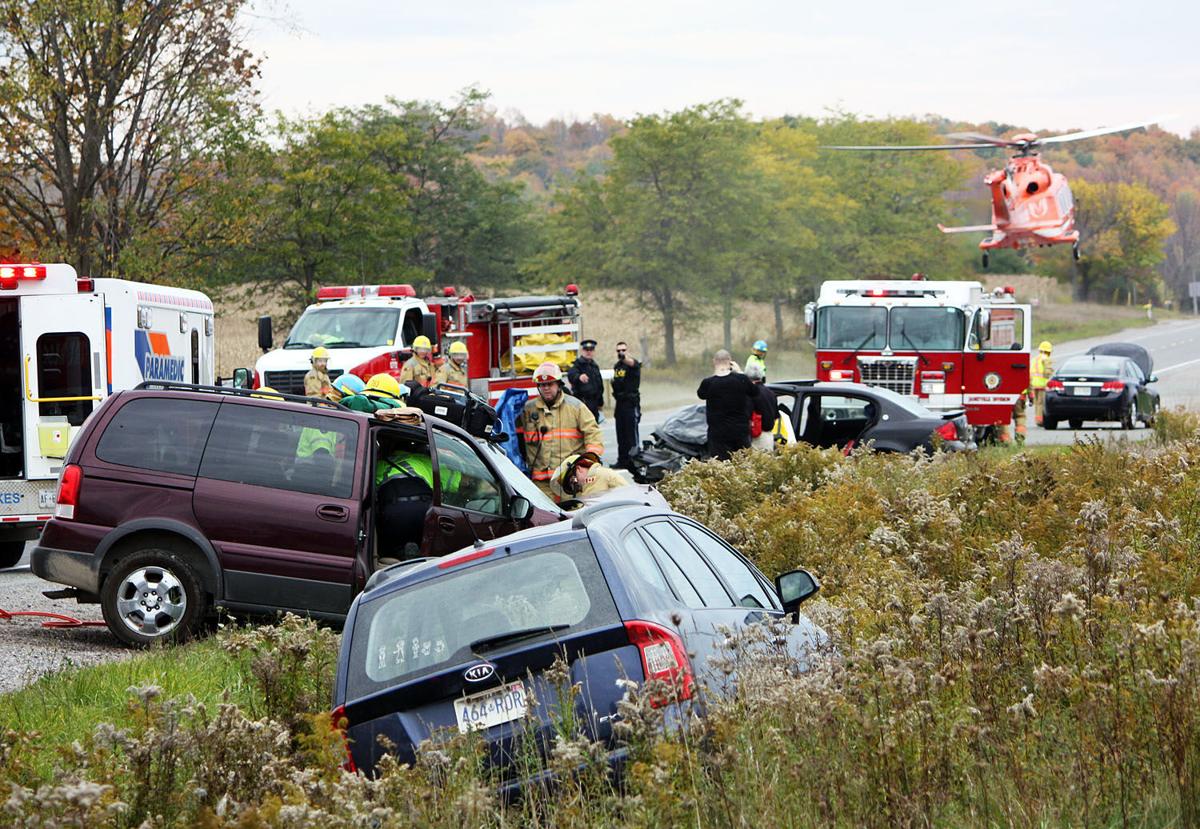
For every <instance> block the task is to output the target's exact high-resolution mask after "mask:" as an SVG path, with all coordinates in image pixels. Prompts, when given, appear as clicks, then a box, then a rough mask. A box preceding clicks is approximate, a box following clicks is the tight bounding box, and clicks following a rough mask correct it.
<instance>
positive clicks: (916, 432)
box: [632, 380, 975, 483]
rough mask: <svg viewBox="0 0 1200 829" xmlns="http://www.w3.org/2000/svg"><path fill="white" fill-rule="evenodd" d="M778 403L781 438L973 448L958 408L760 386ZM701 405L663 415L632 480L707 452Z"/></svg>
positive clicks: (819, 386) (799, 385) (842, 388)
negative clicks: (939, 408)
mask: <svg viewBox="0 0 1200 829" xmlns="http://www.w3.org/2000/svg"><path fill="white" fill-rule="evenodd" d="M768 385H769V387H770V389H771V391H773V392H774V393H775V397H776V399H777V400H778V403H779V415H780V418H781V420H782V423H781V424H780V427H779V431H780V433H781V436H782V439H783V440H785V441H786V442H787V443H795V442H801V443H808V444H811V445H813V446H818V447H821V448H829V447H837V448H839V449H842V450H844V451H846V452H849V451H850V450H851V449H853V448H854V447H855V446H859V445H861V444H863V443H868V442H869V443H870V444H871V445H872V446H873V447H874V449H875V451H877V452H911V451H912V450H913V449H923V450H924V451H926V452H932V451H933V450H934V448H935V447H940V448H942V449H944V450H947V451H952V452H955V451H961V450H964V449H966V450H970V449H974V448H975V438H974V435H973V431H972V429H971V427H970V425H969V424H968V423H967V417H966V415H965V414H964V413H963V412H962V411H956V412H948V413H945V414H939V413H936V412H932V411H930V410H929V409H926V408H925V407H924V406H922V405H921V404H920V403H917V402H916V401H915V400H912V399H911V398H907V397H902V396H900V395H898V394H896V393H895V392H892V391H889V390H887V389H880V388H875V387H874V386H864V385H862V384H861V383H822V382H817V381H813V380H791V381H786V382H782V383H770V384H768ZM705 443H706V427H705V420H704V404H703V403H700V404H697V405H691V406H687V407H685V408H683V409H681V410H680V411H678V412H676V413H675V414H673V415H672V416H671V417H669V418H667V419H666V420H665V421H664V422H663V424H662V425H661V426H660V427H659V428H658V429H657V430H656V431H655V432H654V434H653V440H648V441H645V443H644V444H643V446H642V448H641V449H638V450H636V451H635V452H634V453H633V458H632V460H633V463H632V466H633V469H632V472H633V478H634V480H636V481H638V482H639V483H654V482H656V481H660V480H662V477H663V475H665V474H666V473H667V472H674V471H676V470H678V469H679V468H680V467H681V466H683V463H684V461H685V460H688V459H696V458H705V457H707V456H708V449H707V446H706V445H705Z"/></svg>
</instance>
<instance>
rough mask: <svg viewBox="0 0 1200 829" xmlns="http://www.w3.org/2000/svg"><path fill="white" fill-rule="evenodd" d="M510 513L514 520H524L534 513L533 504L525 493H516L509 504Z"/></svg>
mask: <svg viewBox="0 0 1200 829" xmlns="http://www.w3.org/2000/svg"><path fill="white" fill-rule="evenodd" d="M509 515H510V516H512V519H513V520H514V521H524V520H525V519H526V518H528V517H529V516H531V515H533V504H531V503H529V499H528V498H526V497H525V496H524V495H515V496H513V499H512V501H511V502H510V504H509Z"/></svg>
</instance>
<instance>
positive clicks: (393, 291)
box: [317, 285, 417, 302]
mask: <svg viewBox="0 0 1200 829" xmlns="http://www.w3.org/2000/svg"><path fill="white" fill-rule="evenodd" d="M416 295H417V292H416V291H414V290H413V286H412V285H338V286H335V287H329V288H318V289H317V302H324V301H326V300H329V299H355V298H358V299H366V298H367V297H390V296H416Z"/></svg>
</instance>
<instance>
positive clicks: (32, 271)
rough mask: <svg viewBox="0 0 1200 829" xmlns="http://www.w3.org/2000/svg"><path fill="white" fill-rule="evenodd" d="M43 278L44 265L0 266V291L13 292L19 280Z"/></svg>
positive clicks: (44, 273)
mask: <svg viewBox="0 0 1200 829" xmlns="http://www.w3.org/2000/svg"><path fill="white" fill-rule="evenodd" d="M45 278H46V266H45V265H0V289H3V290H6V291H12V290H15V289H16V287H17V282H18V281H19V280H22V279H31V280H39V279H45Z"/></svg>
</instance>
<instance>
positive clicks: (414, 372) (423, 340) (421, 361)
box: [400, 334, 434, 386]
mask: <svg viewBox="0 0 1200 829" xmlns="http://www.w3.org/2000/svg"><path fill="white" fill-rule="evenodd" d="M412 350H413V355H412V356H411V357H409V358H408V360H407V361H405V363H404V368H403V369H401V371H400V382H401V383H407V382H409V381H410V380H415V381H417V382H418V383H420V384H421V385H422V386H428V385H429V384H430V383H432V382H433V374H434V366H433V360H431V359H430V357H429V355H430V354H431V353H432V352H433V344H432V343H430V342H429V338H428V337H426V336H425V335H424V334H422V335H421V336H419V337H417V338H416V339H415V340H413V343H412Z"/></svg>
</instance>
